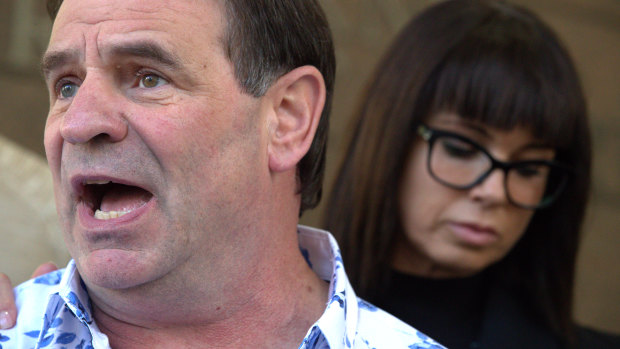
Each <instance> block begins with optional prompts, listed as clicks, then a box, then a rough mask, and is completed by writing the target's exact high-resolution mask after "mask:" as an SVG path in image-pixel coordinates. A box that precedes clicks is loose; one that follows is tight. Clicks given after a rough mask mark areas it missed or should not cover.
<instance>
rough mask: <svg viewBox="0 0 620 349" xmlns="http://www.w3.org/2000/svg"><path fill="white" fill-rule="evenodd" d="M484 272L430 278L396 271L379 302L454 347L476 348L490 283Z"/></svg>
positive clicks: (381, 305) (383, 306)
mask: <svg viewBox="0 0 620 349" xmlns="http://www.w3.org/2000/svg"><path fill="white" fill-rule="evenodd" d="M486 280H487V277H486V275H485V274H484V273H482V274H479V275H476V276H473V277H467V278H460V279H429V278H422V277H416V276H412V275H407V274H403V273H400V272H397V271H393V272H392V274H391V277H390V281H391V282H390V284H389V287H388V288H387V289H386V292H385V293H384V294H386V295H389V296H386V297H383V298H382V299H380V300H379V301H378V302H377V303H378V304H377V306H379V307H380V308H383V309H384V310H386V311H387V312H389V313H391V314H393V315H394V316H396V317H398V318H400V319H401V320H403V321H405V322H406V323H409V324H412V326H414V327H415V328H417V329H418V330H420V331H422V332H423V333H424V334H426V335H428V336H430V337H431V338H433V339H435V340H436V341H438V342H440V343H441V344H443V345H444V346H446V347H448V348H451V349H461V348H463V349H470V348H476V342H477V339H478V332H479V330H480V323H481V321H482V316H483V310H484V306H485V300H486V298H487V290H488V283H487V281H486Z"/></svg>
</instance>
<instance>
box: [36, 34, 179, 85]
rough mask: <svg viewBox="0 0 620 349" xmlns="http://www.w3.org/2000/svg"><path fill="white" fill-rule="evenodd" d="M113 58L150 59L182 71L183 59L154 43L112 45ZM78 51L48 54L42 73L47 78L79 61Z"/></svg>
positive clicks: (51, 52) (44, 58)
mask: <svg viewBox="0 0 620 349" xmlns="http://www.w3.org/2000/svg"><path fill="white" fill-rule="evenodd" d="M107 51H108V52H107V53H108V54H109V55H111V56H126V57H140V58H145V59H149V60H152V61H155V62H158V63H160V64H163V65H165V66H168V68H171V69H180V68H181V66H182V63H181V59H180V58H179V57H178V56H177V55H175V54H174V53H172V52H170V51H168V50H166V49H164V48H163V47H161V46H160V45H159V44H157V43H154V42H152V41H139V42H132V43H128V44H121V45H112V46H111V47H109V48H108V49H107ZM78 56H79V53H78V52H77V50H66V51H50V52H46V53H45V54H44V55H43V58H42V59H41V71H42V72H43V75H44V76H47V75H48V74H49V73H50V72H51V71H53V70H54V69H57V68H58V67H61V66H63V65H66V64H68V63H69V62H71V61H76V60H78V58H79V57H78Z"/></svg>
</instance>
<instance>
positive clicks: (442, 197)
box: [392, 113, 555, 278]
mask: <svg viewBox="0 0 620 349" xmlns="http://www.w3.org/2000/svg"><path fill="white" fill-rule="evenodd" d="M426 125H427V126H428V127H430V128H432V129H436V130H442V131H449V132H452V133H456V134H459V135H461V136H464V137H467V138H469V139H471V140H472V141H474V142H476V143H478V144H480V145H482V146H483V147H484V148H485V149H486V150H487V151H488V152H489V153H490V154H491V155H492V156H493V157H495V158H496V159H497V160H500V161H509V162H511V161H519V160H551V159H553V157H554V155H555V151H554V150H553V149H551V148H549V147H546V146H544V145H543V144H542V142H540V141H539V140H537V139H535V138H534V137H533V135H532V134H531V132H530V131H529V130H527V129H524V128H519V127H517V128H514V129H512V130H510V131H502V130H498V129H495V128H492V127H489V126H486V125H484V124H482V123H480V122H476V121H469V120H465V119H463V118H461V117H459V116H458V115H456V114H453V113H439V114H436V115H434V116H432V117H431V118H430V119H429V120H428V122H427V123H426ZM440 146H442V145H440V144H436V145H435V147H440ZM428 147H429V144H428V143H427V142H426V141H425V140H423V139H422V138H421V137H417V139H416V140H415V141H414V142H413V148H412V151H411V154H410V155H409V159H408V160H407V163H406V166H405V173H404V176H403V180H402V183H401V184H400V186H401V188H400V198H399V200H400V209H401V216H402V220H403V227H404V230H405V236H401V237H400V241H397V244H396V246H395V253H394V258H393V263H392V264H393V266H394V267H395V268H396V269H397V270H400V271H403V272H407V273H410V274H415V275H420V276H427V277H437V278H444V277H464V276H469V275H473V274H475V273H477V272H479V271H481V270H483V269H484V268H486V267H488V266H489V265H491V264H493V263H495V262H497V261H499V260H500V259H502V258H503V257H504V256H506V254H507V253H508V252H509V251H510V249H511V248H512V247H513V246H514V245H515V244H516V243H517V241H518V240H519V239H520V238H521V236H522V235H523V233H524V232H525V229H526V228H527V226H528V224H529V222H530V220H531V218H532V215H533V214H534V211H533V210H528V209H523V208H519V207H517V206H515V205H513V204H511V203H510V202H509V201H508V198H507V196H506V192H505V189H504V172H503V171H502V170H499V169H496V170H494V171H493V172H491V173H490V174H489V176H488V177H486V179H484V181H483V182H482V183H480V184H478V185H476V186H474V187H473V188H471V189H464V190H459V189H452V188H450V187H447V186H445V185H444V184H441V183H439V182H438V181H437V180H435V179H434V178H433V177H431V175H430V173H429V171H428V169H427V157H428ZM456 178H458V176H457V177H456Z"/></svg>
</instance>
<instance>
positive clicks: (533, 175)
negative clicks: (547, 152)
mask: <svg viewBox="0 0 620 349" xmlns="http://www.w3.org/2000/svg"><path fill="white" fill-rule="evenodd" d="M417 133H418V134H419V135H420V136H421V137H422V138H423V139H424V140H425V141H426V142H428V157H427V169H428V172H429V173H430V175H431V176H432V177H433V178H434V179H435V180H436V181H438V182H439V183H441V184H443V185H445V186H447V187H450V188H454V189H470V188H473V187H475V186H476V185H478V184H480V183H482V182H483V181H484V180H485V179H486V178H487V177H488V176H489V175H490V174H491V172H493V171H494V170H495V169H498V168H499V169H501V170H502V171H504V188H505V190H506V197H507V198H508V201H509V202H510V203H512V204H513V205H516V206H518V207H522V208H527V209H538V208H543V207H547V206H549V205H551V204H552V203H553V202H554V201H555V200H556V199H557V198H558V196H559V195H560V194H561V193H562V190H564V188H565V187H566V184H567V182H568V179H569V177H570V174H571V170H570V168H569V167H568V166H565V165H563V164H560V163H558V162H556V161H549V160H527V161H515V162H504V161H499V160H497V159H495V158H494V157H493V156H492V155H491V154H489V152H488V151H487V150H486V149H485V148H483V147H482V146H481V145H479V144H477V143H476V142H474V141H472V140H471V139H469V138H466V137H463V136H461V135H459V134H456V133H452V132H448V131H442V130H436V129H432V128H430V127H428V126H426V125H419V126H418V128H417Z"/></svg>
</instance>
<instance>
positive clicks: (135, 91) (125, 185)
mask: <svg viewBox="0 0 620 349" xmlns="http://www.w3.org/2000/svg"><path fill="white" fill-rule="evenodd" d="M224 25H225V18H224V17H223V15H222V11H221V9H220V8H219V6H218V4H217V3H216V2H214V1H189V0H174V1H166V0H149V1H142V0H106V1H101V0H65V1H64V4H63V5H62V7H61V9H60V12H59V14H58V17H57V19H56V21H55V23H54V28H53V30H52V35H51V39H50V43H49V47H48V50H47V52H46V54H45V56H44V60H43V61H44V62H43V67H44V72H45V75H46V82H47V86H48V88H49V91H50V112H49V115H48V119H47V124H46V129H45V149H46V153H47V158H48V162H49V165H50V168H51V171H52V174H53V179H54V187H55V195H56V203H57V208H58V214H59V217H60V222H61V225H62V227H63V230H64V232H65V240H66V243H67V245H68V248H69V251H70V253H71V255H72V256H73V257H74V259H75V260H76V262H77V265H78V268H79V270H80V273H81V275H82V277H83V278H84V279H85V280H86V282H87V284H89V286H93V285H95V286H98V287H104V288H128V287H132V286H138V285H143V284H146V283H148V282H150V281H153V280H158V279H161V278H165V277H166V276H170V275H178V274H183V273H184V272H185V273H186V274H191V273H192V271H194V272H195V271H196V270H202V271H204V268H212V269H215V268H218V266H219V265H222V264H223V262H221V261H220V259H219V258H217V256H222V255H224V256H226V255H228V256H232V255H234V253H235V251H236V250H235V249H240V248H242V247H240V246H242V244H240V243H239V242H240V241H243V239H244V238H245V236H242V235H244V234H239V232H240V231H242V230H244V229H245V230H247V227H248V226H252V223H251V222H252V217H253V215H252V212H256V210H254V211H253V210H252V208H253V207H255V206H257V202H260V201H259V200H258V198H259V197H260V196H261V195H264V193H262V192H261V188H263V187H264V185H262V184H264V183H266V182H267V181H268V178H269V175H268V166H267V165H266V163H267V155H266V151H265V147H266V146H265V144H266V141H265V138H266V136H265V135H266V134H267V133H266V131H265V130H264V129H265V127H264V126H261V125H264V120H263V119H264V118H263V117H262V116H261V113H260V110H261V108H262V107H261V104H260V102H261V100H260V99H255V98H253V97H251V96H249V95H246V94H243V93H242V92H241V91H240V89H239V87H238V84H237V82H236V80H235V78H234V74H233V68H232V65H231V63H230V62H229V61H228V60H227V58H226V56H225V53H224V51H223V47H222V44H221V36H222V32H223V28H224ZM237 252H238V251H237ZM172 271H175V273H172ZM179 272H180V273H179Z"/></svg>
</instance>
